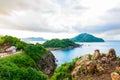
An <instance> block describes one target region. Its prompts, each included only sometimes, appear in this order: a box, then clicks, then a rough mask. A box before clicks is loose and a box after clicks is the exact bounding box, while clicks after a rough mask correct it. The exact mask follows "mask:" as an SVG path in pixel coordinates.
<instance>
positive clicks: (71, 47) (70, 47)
mask: <svg viewBox="0 0 120 80" xmlns="http://www.w3.org/2000/svg"><path fill="white" fill-rule="evenodd" d="M81 46H82V45H77V46H69V47H67V48H46V49H47V50H48V51H55V50H67V49H73V48H77V47H81Z"/></svg>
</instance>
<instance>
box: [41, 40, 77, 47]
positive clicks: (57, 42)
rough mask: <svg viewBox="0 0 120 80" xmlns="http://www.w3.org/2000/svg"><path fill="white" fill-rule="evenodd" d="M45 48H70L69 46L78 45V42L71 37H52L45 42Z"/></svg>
mask: <svg viewBox="0 0 120 80" xmlns="http://www.w3.org/2000/svg"><path fill="white" fill-rule="evenodd" d="M43 46H44V47H45V48H68V47H77V46H79V45H78V44H76V43H74V42H73V41H71V40H69V39H62V40H60V39H52V40H48V41H46V42H45V43H43Z"/></svg>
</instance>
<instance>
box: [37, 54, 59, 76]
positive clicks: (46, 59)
mask: <svg viewBox="0 0 120 80" xmlns="http://www.w3.org/2000/svg"><path fill="white" fill-rule="evenodd" d="M55 60H56V59H55V57H54V55H53V54H52V53H49V54H44V55H43V56H42V57H41V59H40V60H39V61H38V64H39V65H40V66H41V70H42V72H43V73H44V74H46V75H48V76H51V75H53V73H54V70H55V69H56V66H57V65H56V63H55Z"/></svg>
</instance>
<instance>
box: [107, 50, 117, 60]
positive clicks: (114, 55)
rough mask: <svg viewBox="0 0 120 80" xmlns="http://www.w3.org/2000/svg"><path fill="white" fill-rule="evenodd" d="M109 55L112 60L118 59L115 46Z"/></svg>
mask: <svg viewBox="0 0 120 80" xmlns="http://www.w3.org/2000/svg"><path fill="white" fill-rule="evenodd" d="M107 57H108V58H109V59H110V60H114V59H116V52H115V50H114V49H113V48H111V49H110V50H109V52H108V54H107Z"/></svg>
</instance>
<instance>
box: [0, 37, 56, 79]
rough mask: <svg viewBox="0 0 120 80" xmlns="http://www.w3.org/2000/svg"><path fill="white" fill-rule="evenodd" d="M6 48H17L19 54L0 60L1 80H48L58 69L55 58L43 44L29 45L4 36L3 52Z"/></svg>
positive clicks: (1, 40) (1, 44) (2, 40)
mask: <svg viewBox="0 0 120 80" xmlns="http://www.w3.org/2000/svg"><path fill="white" fill-rule="evenodd" d="M6 43H9V45H7V44H6ZM4 46H7V47H8V46H16V47H17V51H19V53H15V54H12V55H9V56H6V57H2V58H0V80H23V79H24V80H47V79H48V78H47V77H48V76H51V75H52V74H53V72H54V70H55V68H56V63H55V57H54V56H53V54H52V53H51V52H49V51H47V50H46V49H45V48H43V47H42V46H41V44H27V43H25V42H23V41H21V40H20V39H18V38H16V37H12V36H3V37H1V38H0V48H1V50H2V51H5V50H4ZM21 50H22V51H21Z"/></svg>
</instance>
